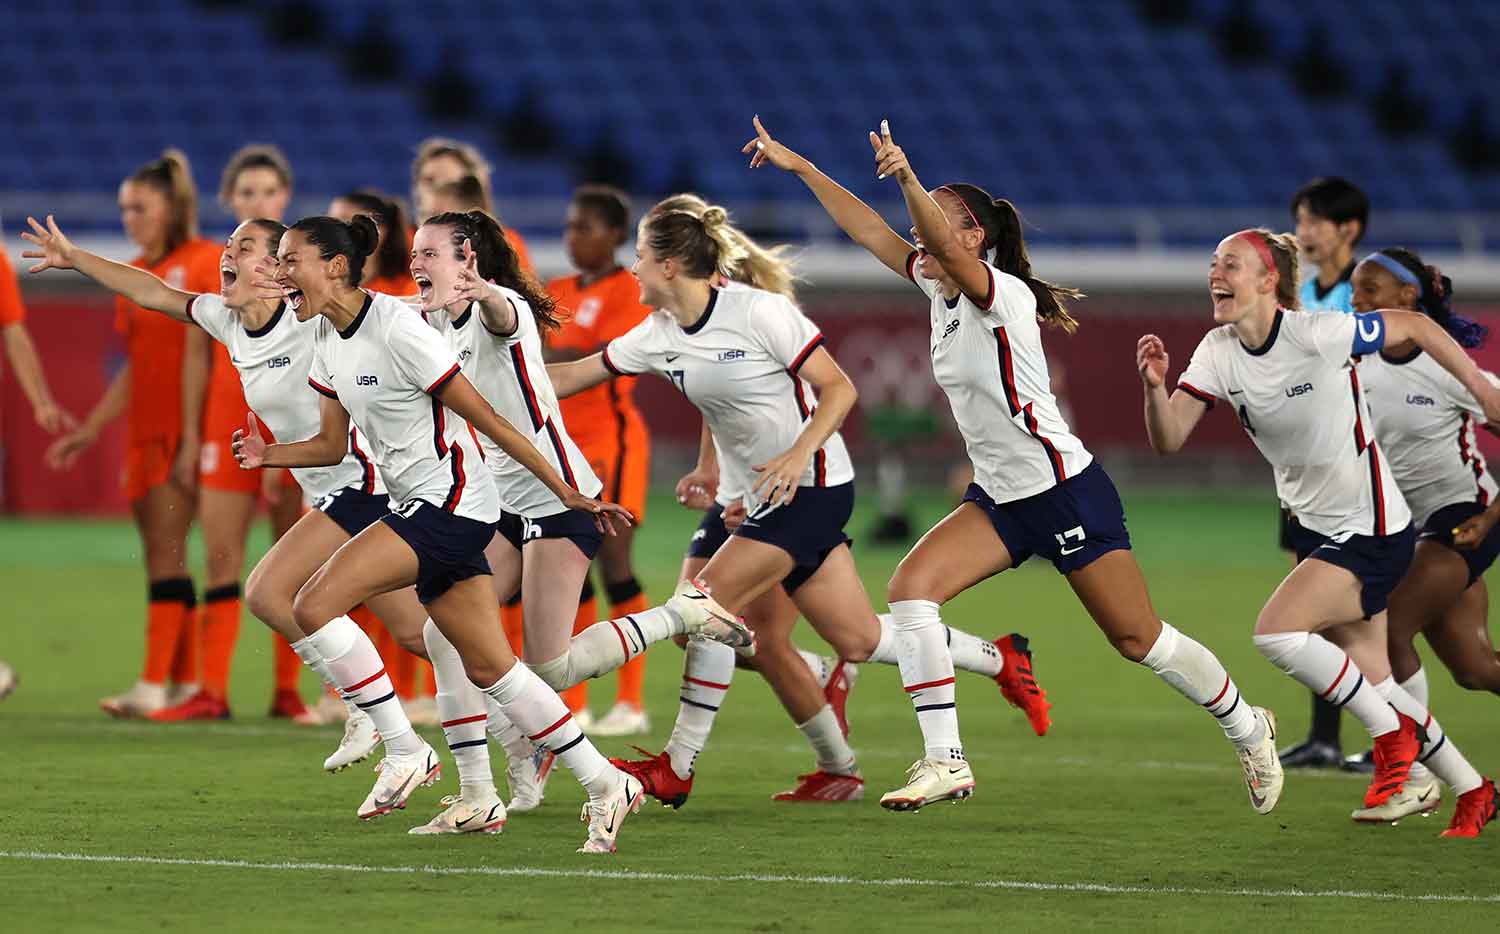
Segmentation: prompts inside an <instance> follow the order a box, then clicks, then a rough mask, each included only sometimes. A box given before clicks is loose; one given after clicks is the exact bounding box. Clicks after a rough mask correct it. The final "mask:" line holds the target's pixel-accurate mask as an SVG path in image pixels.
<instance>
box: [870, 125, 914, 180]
mask: <svg viewBox="0 0 1500 934" xmlns="http://www.w3.org/2000/svg"><path fill="white" fill-rule="evenodd" d="M870 147H871V148H872V149H874V150H875V177H876V178H890V177H891V176H893V175H894V176H895V177H896V181H898V182H904V181H906V180H907V179H908V178H909V177H910V176H911V166H909V165H907V163H906V153H905V152H903V151H902V150H901V147H900V146H897V145H896V144H895V143H894V142H892V141H891V122H890V121H889V120H881V121H880V135H879V136H877V135H875V133H873V132H871V133H870Z"/></svg>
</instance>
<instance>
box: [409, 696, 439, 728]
mask: <svg viewBox="0 0 1500 934" xmlns="http://www.w3.org/2000/svg"><path fill="white" fill-rule="evenodd" d="M401 706H402V707H404V708H406V719H407V720H408V721H410V723H411V725H412V726H441V725H442V723H443V718H442V716H441V715H440V714H439V713H438V709H437V700H436V699H435V698H431V697H414V698H412V699H411V700H403V701H402V702H401Z"/></svg>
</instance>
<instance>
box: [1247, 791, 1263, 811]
mask: <svg viewBox="0 0 1500 934" xmlns="http://www.w3.org/2000/svg"><path fill="white" fill-rule="evenodd" d="M1250 803H1251V804H1253V805H1255V806H1256V807H1260V806H1261V805H1262V804H1265V803H1266V796H1265V795H1258V794H1256V793H1255V791H1254V790H1253V789H1252V790H1251V792H1250Z"/></svg>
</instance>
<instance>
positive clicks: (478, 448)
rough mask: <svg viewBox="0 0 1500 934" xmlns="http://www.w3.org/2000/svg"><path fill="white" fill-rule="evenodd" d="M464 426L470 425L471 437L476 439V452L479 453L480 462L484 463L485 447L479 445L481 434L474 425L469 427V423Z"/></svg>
mask: <svg viewBox="0 0 1500 934" xmlns="http://www.w3.org/2000/svg"><path fill="white" fill-rule="evenodd" d="M464 424H465V425H468V428H469V437H471V438H473V439H474V450H476V451H478V452H479V460H480V462H483V461H484V460H485V459H486V458H485V456H484V445H482V444H480V443H479V433H478V432H476V431H475V430H474V426H473V425H469V424H468V422H465V423H464Z"/></svg>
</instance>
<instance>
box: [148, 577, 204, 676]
mask: <svg viewBox="0 0 1500 934" xmlns="http://www.w3.org/2000/svg"><path fill="white" fill-rule="evenodd" d="M147 596H148V600H149V602H148V603H147V606H146V664H145V666H144V667H143V668H142V669H141V680H142V681H146V682H149V683H151V684H164V683H165V682H166V680H167V676H168V675H170V674H172V671H173V667H174V663H175V661H176V658H177V647H178V643H179V642H180V641H181V639H182V630H183V627H184V625H185V624H186V619H187V617H188V616H189V615H191V614H192V612H193V609H192V607H193V605H194V603H195V598H194V596H193V580H192V578H189V577H173V578H170V579H168V580H160V581H152V582H151V586H150V589H149V591H148V592H147Z"/></svg>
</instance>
